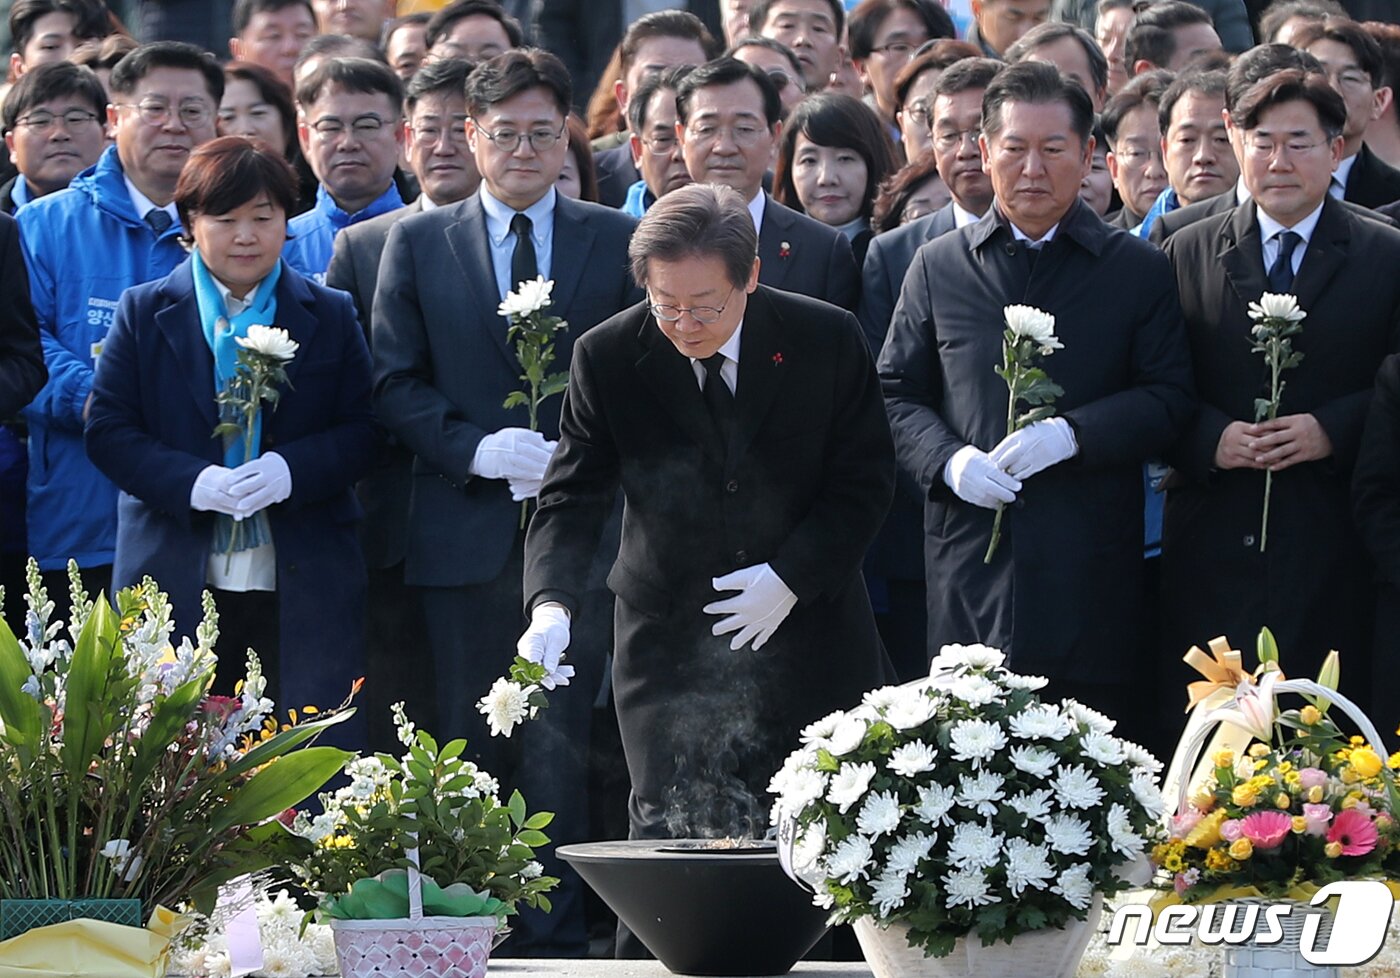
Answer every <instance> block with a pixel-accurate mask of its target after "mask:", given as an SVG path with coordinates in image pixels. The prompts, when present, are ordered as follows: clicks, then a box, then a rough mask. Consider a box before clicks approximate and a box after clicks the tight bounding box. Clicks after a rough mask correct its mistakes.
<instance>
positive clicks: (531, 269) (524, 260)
mask: <svg viewBox="0 0 1400 978" xmlns="http://www.w3.org/2000/svg"><path fill="white" fill-rule="evenodd" d="M534 226H535V225H534V222H533V221H531V220H530V219H529V218H528V217H526V216H525V215H524V214H516V215H515V216H514V217H512V218H511V219H510V233H511V234H513V235H515V251H514V252H513V253H512V254H511V256H510V287H511V290H512V291H514V289H515V288H516V287H517V286H518V285H519V284H520V283H521V282H532V281H534V280H535V278H536V277H538V276H539V274H540V267H539V264H538V263H537V262H536V261H535V241H534V239H533V238H531V237H530V232H531V230H533V229H534Z"/></svg>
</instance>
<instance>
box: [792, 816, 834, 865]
mask: <svg viewBox="0 0 1400 978" xmlns="http://www.w3.org/2000/svg"><path fill="white" fill-rule="evenodd" d="M825 854H826V822H824V821H822V820H821V819H817V820H816V821H814V822H812V824H811V825H808V826H807V827H806V828H805V829H803V830H802V833H801V834H800V835H798V837H797V841H796V842H795V843H794V844H793V847H792V868H793V871H794V872H796V873H797V874H798V875H799V876H801V875H802V874H803V873H804V872H806V871H808V870H811V869H813V868H815V867H816V865H817V863H818V862H820V861H821V858H822V856H824V855H825Z"/></svg>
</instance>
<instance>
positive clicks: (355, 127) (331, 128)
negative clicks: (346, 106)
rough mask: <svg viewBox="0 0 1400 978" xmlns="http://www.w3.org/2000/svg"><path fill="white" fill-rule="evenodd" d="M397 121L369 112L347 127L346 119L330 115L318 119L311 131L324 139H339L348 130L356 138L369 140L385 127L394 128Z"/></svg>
mask: <svg viewBox="0 0 1400 978" xmlns="http://www.w3.org/2000/svg"><path fill="white" fill-rule="evenodd" d="M397 121H398V120H396V119H384V118H381V117H379V116H377V115H375V114H374V113H373V112H368V113H366V114H364V115H357V116H355V118H353V119H351V120H350V125H349V126H346V124H345V120H344V119H337V118H336V117H335V116H333V115H330V116H322V117H321V118H319V119H317V120H316V121H315V122H313V123H312V124H311V129H312V131H313V132H315V133H316V135H318V136H320V137H321V138H322V139H339V138H340V137H341V136H343V135H345V130H346V129H347V128H348V129H349V130H350V131H351V132H353V133H354V134H355V135H356V136H359V137H361V138H365V139H369V138H372V137H374V136H377V135H379V134H380V133H381V132H383V131H384V127H385V126H392V125H393V124H394V123H395V122H397Z"/></svg>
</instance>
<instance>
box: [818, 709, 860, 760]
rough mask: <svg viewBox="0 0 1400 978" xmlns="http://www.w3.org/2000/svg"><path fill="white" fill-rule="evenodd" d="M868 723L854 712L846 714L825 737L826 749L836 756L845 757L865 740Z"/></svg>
mask: <svg viewBox="0 0 1400 978" xmlns="http://www.w3.org/2000/svg"><path fill="white" fill-rule="evenodd" d="M869 729H870V725H869V724H867V723H866V722H865V721H864V720H862V719H861V718H860V717H859V716H856V715H854V714H850V713H848V714H846V715H845V716H843V717H842V718H841V719H840V721H839V722H838V723H837V724H836V729H835V730H833V731H832V732H831V736H830V737H828V738H827V747H826V749H827V750H829V751H831V753H832V754H833V755H834V756H836V757H845V756H846V755H847V754H849V753H850V752H851V751H853V750H856V749H857V748H858V747H860V745H861V744H862V743H864V742H865V734H866V732H867V731H868V730H869Z"/></svg>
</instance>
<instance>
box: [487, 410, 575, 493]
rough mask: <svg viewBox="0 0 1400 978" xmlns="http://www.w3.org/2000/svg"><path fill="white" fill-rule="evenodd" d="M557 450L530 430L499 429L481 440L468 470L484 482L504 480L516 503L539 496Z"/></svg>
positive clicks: (552, 442) (538, 434) (556, 445)
mask: <svg viewBox="0 0 1400 978" xmlns="http://www.w3.org/2000/svg"><path fill="white" fill-rule="evenodd" d="M558 447H559V443H558V442H557V441H547V440H546V439H545V437H544V435H542V434H540V433H539V432H538V431H531V430H530V429H529V428H502V429H501V430H500V431H493V432H492V433H491V434H489V435H487V436H486V437H485V438H483V439H481V441H479V442H478V443H477V446H476V454H475V455H473V456H472V464H471V471H472V474H473V475H476V476H480V477H481V478H483V479H505V480H506V482H508V483H509V484H510V498H511V499H513V500H515V501H516V502H517V503H518V502H521V501H522V500H526V499H534V498H535V497H536V496H538V495H539V494H540V484H541V483H543V482H544V470H545V467H546V466H548V465H549V460H550V458H551V457H553V455H554V450H555V449H556V448H558Z"/></svg>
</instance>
